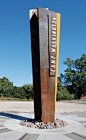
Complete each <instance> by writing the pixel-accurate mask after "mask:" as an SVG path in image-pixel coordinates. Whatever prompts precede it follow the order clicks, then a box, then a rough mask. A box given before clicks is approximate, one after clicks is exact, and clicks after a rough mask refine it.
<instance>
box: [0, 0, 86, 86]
mask: <svg viewBox="0 0 86 140" xmlns="http://www.w3.org/2000/svg"><path fill="white" fill-rule="evenodd" d="M37 7H42V8H49V10H52V11H55V12H58V13H61V29H60V48H59V66H58V76H59V75H60V73H64V70H65V68H66V66H65V65H64V64H63V61H65V60H66V58H67V57H70V58H71V59H73V60H74V59H77V58H80V57H81V55H82V54H83V53H86V0H0V78H2V77H3V76H5V77H7V78H8V79H9V80H10V81H12V82H13V83H14V85H15V86H22V85H24V84H27V83H28V84H30V83H32V60H31V42H30V21H29V10H30V9H36V8H37Z"/></svg>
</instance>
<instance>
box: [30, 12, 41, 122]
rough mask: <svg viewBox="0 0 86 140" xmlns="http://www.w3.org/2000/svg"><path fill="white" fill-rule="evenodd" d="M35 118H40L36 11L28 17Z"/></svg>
mask: <svg viewBox="0 0 86 140" xmlns="http://www.w3.org/2000/svg"><path fill="white" fill-rule="evenodd" d="M30 26H31V50H32V70H33V90H34V111H35V119H36V120H40V119H41V91H40V56H39V32H38V17H37V13H36V11H35V13H33V16H32V18H31V19H30Z"/></svg>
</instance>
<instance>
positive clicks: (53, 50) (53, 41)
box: [50, 15, 57, 76]
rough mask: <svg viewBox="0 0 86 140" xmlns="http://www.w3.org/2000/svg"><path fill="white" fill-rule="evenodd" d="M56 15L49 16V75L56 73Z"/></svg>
mask: <svg viewBox="0 0 86 140" xmlns="http://www.w3.org/2000/svg"><path fill="white" fill-rule="evenodd" d="M56 47H57V16H56V17H55V15H52V16H51V46H50V76H55V74H56Z"/></svg>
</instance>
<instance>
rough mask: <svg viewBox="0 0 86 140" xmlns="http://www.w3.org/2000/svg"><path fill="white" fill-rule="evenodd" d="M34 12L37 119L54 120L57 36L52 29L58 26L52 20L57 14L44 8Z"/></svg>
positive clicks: (33, 31) (34, 82)
mask: <svg viewBox="0 0 86 140" xmlns="http://www.w3.org/2000/svg"><path fill="white" fill-rule="evenodd" d="M34 12H35V14H34ZM34 12H31V13H30V17H32V18H31V20H30V25H31V48H32V67H33V88H34V110H35V119H36V120H39V119H42V121H44V122H53V121H54V118H55V116H54V115H55V73H56V47H55V43H54V42H56V40H55V38H56V36H54V37H53V36H52V35H53V33H52V31H53V30H55V31H56V29H57V27H56V26H54V27H55V28H53V27H52V21H54V20H55V21H56V22H57V16H56V15H57V14H56V13H55V12H52V11H49V10H45V9H42V8H38V9H37V11H34ZM36 12H37V13H36ZM53 18H54V19H53ZM52 42H53V43H54V44H52ZM56 43H57V42H56ZM52 45H54V46H53V47H52ZM52 49H53V51H52Z"/></svg>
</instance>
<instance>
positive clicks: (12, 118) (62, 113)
mask: <svg viewBox="0 0 86 140" xmlns="http://www.w3.org/2000/svg"><path fill="white" fill-rule="evenodd" d="M1 105H2V106H1ZM56 106H57V110H56V118H57V117H58V118H59V119H62V120H64V121H66V122H67V123H68V126H65V127H62V128H57V129H50V130H49V129H48V130H43V129H41V130H40V129H34V128H29V127H25V126H21V125H20V124H19V122H20V121H21V120H26V119H27V118H34V115H33V102H9V101H7V102H0V140H86V104H77V103H66V102H58V103H57V105H56ZM27 109H28V110H29V111H27V112H26V110H27Z"/></svg>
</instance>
